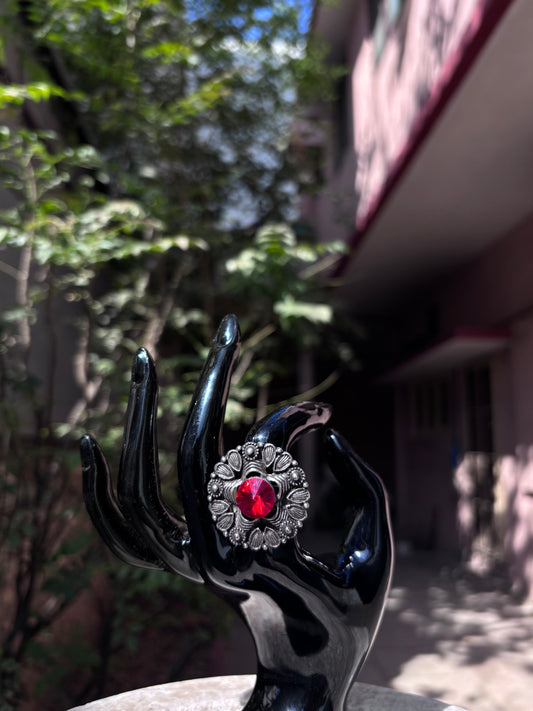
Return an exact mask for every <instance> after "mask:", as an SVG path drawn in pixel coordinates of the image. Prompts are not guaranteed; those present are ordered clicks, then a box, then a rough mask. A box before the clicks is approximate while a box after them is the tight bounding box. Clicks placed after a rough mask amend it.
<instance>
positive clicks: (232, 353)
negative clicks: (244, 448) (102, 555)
mask: <svg viewBox="0 0 533 711" xmlns="http://www.w3.org/2000/svg"><path fill="white" fill-rule="evenodd" d="M239 348H240V333H239V325H238V323H237V319H236V317H235V316H233V315H229V316H226V317H225V318H224V319H223V320H222V322H221V324H220V326H219V328H218V331H217V333H216V336H215V338H214V340H213V344H212V347H211V350H210V351H209V355H208V357H207V360H206V362H205V365H204V368H203V370H202V373H201V375H200V379H199V381H198V385H197V387H196V391H195V393H194V395H193V398H192V401H191V406H190V408H189V413H188V415H187V420H186V422H185V426H184V428H183V432H182V435H181V439H180V444H179V447H178V475H179V483H180V489H181V494H182V502H183V506H184V509H185V517H186V519H187V524H188V528H189V535H190V537H191V545H192V546H193V548H194V551H195V555H196V559H197V561H198V562H199V563H201V565H202V566H205V565H208V561H209V562H212V563H215V562H216V561H219V562H220V552H219V546H220V545H222V544H223V540H222V537H221V535H220V534H219V532H218V531H216V529H215V528H214V527H213V526H211V513H210V512H209V511H208V508H207V495H206V486H207V481H208V479H209V476H210V473H211V472H212V471H213V467H214V466H215V464H216V463H217V461H218V459H219V458H220V456H221V454H222V427H223V424H224V414H225V410H226V402H227V398H228V392H229V386H230V381H231V375H232V372H233V368H234V365H235V361H236V359H237V357H238V354H239Z"/></svg>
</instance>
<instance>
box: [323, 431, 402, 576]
mask: <svg viewBox="0 0 533 711" xmlns="http://www.w3.org/2000/svg"><path fill="white" fill-rule="evenodd" d="M325 446H326V455H327V459H328V463H329V466H330V468H331V470H332V472H333V474H334V475H335V476H336V478H337V480H338V481H339V483H340V485H341V486H342V489H343V491H344V492H345V494H346V496H347V499H348V501H349V502H350V503H351V504H352V505H353V507H354V513H353V517H352V520H351V523H350V525H349V528H348V531H347V534H346V536H345V538H344V541H343V544H342V546H341V549H340V561H341V565H340V567H341V568H342V569H343V571H344V573H345V574H346V575H347V576H348V578H350V577H351V576H352V574H353V572H354V571H355V570H358V569H361V568H364V571H365V572H364V576H365V579H366V583H365V586H366V588H368V589H370V588H371V587H372V584H373V583H376V584H378V583H379V582H380V581H381V580H382V579H383V577H384V576H383V572H384V571H387V570H390V567H391V564H392V541H391V533H390V522H389V512H388V505H387V497H386V495H385V490H384V488H383V484H382V483H381V480H380V478H379V477H378V476H377V474H375V473H374V472H373V471H372V470H371V469H370V468H369V467H368V466H367V465H366V464H365V463H364V462H363V461H362V460H361V459H359V457H357V455H356V454H355V453H354V452H353V450H352V449H351V447H350V445H349V444H348V443H347V442H346V440H344V439H343V438H342V437H341V435H340V434H338V433H337V432H335V431H334V430H328V432H326V434H325ZM385 578H386V580H387V584H388V577H387V576H385Z"/></svg>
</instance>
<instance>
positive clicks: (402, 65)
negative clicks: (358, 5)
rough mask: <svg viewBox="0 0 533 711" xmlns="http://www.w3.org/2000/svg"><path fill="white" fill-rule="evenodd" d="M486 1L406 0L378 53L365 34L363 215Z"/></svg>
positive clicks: (358, 133) (358, 72) (360, 82)
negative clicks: (429, 0)
mask: <svg viewBox="0 0 533 711" xmlns="http://www.w3.org/2000/svg"><path fill="white" fill-rule="evenodd" d="M484 4H485V3H484V2H482V1H480V0H461V2H457V1H456V0H432V1H431V2H419V1H416V0H413V1H411V2H405V3H404V8H403V10H402V13H401V15H400V17H399V19H398V21H397V23H396V25H395V26H394V27H393V28H391V29H390V31H389V33H388V35H387V41H386V42H385V45H384V48H383V52H382V53H381V56H380V57H377V54H376V43H375V41H374V38H373V37H372V35H367V36H366V37H365V38H364V41H363V42H362V45H361V48H360V51H359V52H358V55H357V58H356V61H355V64H354V65H353V68H352V92H353V106H354V115H355V122H354V151H355V154H356V156H357V169H356V174H355V189H356V193H357V194H359V195H360V198H359V204H358V207H357V217H358V218H359V219H360V218H361V217H362V216H363V215H364V214H365V213H366V212H367V210H368V208H369V206H370V204H371V202H372V201H373V200H374V199H375V198H376V196H377V195H378V193H379V191H380V189H381V187H382V185H383V183H384V181H385V179H386V177H387V175H388V173H389V170H390V167H391V165H392V163H393V162H394V161H395V160H396V159H397V158H398V157H399V155H400V153H401V152H402V150H403V149H404V147H405V145H406V143H407V141H408V139H409V136H410V133H411V129H412V127H413V124H414V122H415V121H416V119H417V117H418V115H419V113H420V111H421V109H422V108H423V107H424V105H425V104H426V102H427V101H428V99H429V98H430V97H431V94H432V92H433V91H434V89H435V86H436V85H437V84H438V82H439V80H440V79H441V75H442V73H443V71H444V70H445V67H446V63H447V61H448V60H449V58H450V57H451V55H453V53H454V52H455V51H456V50H457V48H458V46H459V44H460V42H461V39H462V38H463V36H464V34H465V31H466V30H467V28H468V27H469V25H470V23H471V22H472V21H473V19H475V17H476V10H479V8H480V7H481V6H482V5H484ZM363 5H365V6H366V3H363ZM366 23H367V26H368V18H366Z"/></svg>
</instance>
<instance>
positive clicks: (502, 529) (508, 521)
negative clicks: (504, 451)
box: [454, 446, 533, 597]
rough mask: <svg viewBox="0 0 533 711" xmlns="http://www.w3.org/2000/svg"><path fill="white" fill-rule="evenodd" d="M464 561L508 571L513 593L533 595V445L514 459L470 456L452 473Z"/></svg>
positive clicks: (471, 565) (481, 569) (521, 448)
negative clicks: (502, 568)
mask: <svg viewBox="0 0 533 711" xmlns="http://www.w3.org/2000/svg"><path fill="white" fill-rule="evenodd" d="M454 486H455V489H456V491H457V497H458V498H457V527H458V533H459V541H460V545H461V551H462V559H463V562H465V563H467V564H468V567H469V568H470V569H471V570H472V571H475V572H478V573H488V572H490V571H491V570H492V569H494V567H495V566H497V567H504V568H506V569H507V572H508V574H509V579H510V581H511V584H512V588H513V591H514V592H515V593H516V594H518V595H522V596H524V597H528V596H533V446H519V447H517V450H516V454H515V455H514V456H512V455H508V456H497V455H491V454H486V453H484V452H468V453H467V454H465V455H464V457H463V458H462V460H461V462H460V463H459V464H458V466H457V467H456V469H455V471H454Z"/></svg>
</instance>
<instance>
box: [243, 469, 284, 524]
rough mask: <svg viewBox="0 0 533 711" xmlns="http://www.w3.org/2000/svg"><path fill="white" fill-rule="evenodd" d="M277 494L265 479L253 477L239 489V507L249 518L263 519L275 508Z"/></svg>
mask: <svg viewBox="0 0 533 711" xmlns="http://www.w3.org/2000/svg"><path fill="white" fill-rule="evenodd" d="M275 503H276V494H275V492H274V489H273V488H272V485H271V484H269V483H268V481H266V480H265V479H261V478H260V477H258V476H252V477H250V478H249V479H246V480H245V481H243V483H242V484H241V485H240V486H239V488H238V489H237V506H238V507H239V508H240V510H241V511H242V513H243V514H244V515H245V516H247V517H248V518H263V516H268V514H269V513H270V512H271V511H272V509H273V508H274V504H275Z"/></svg>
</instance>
